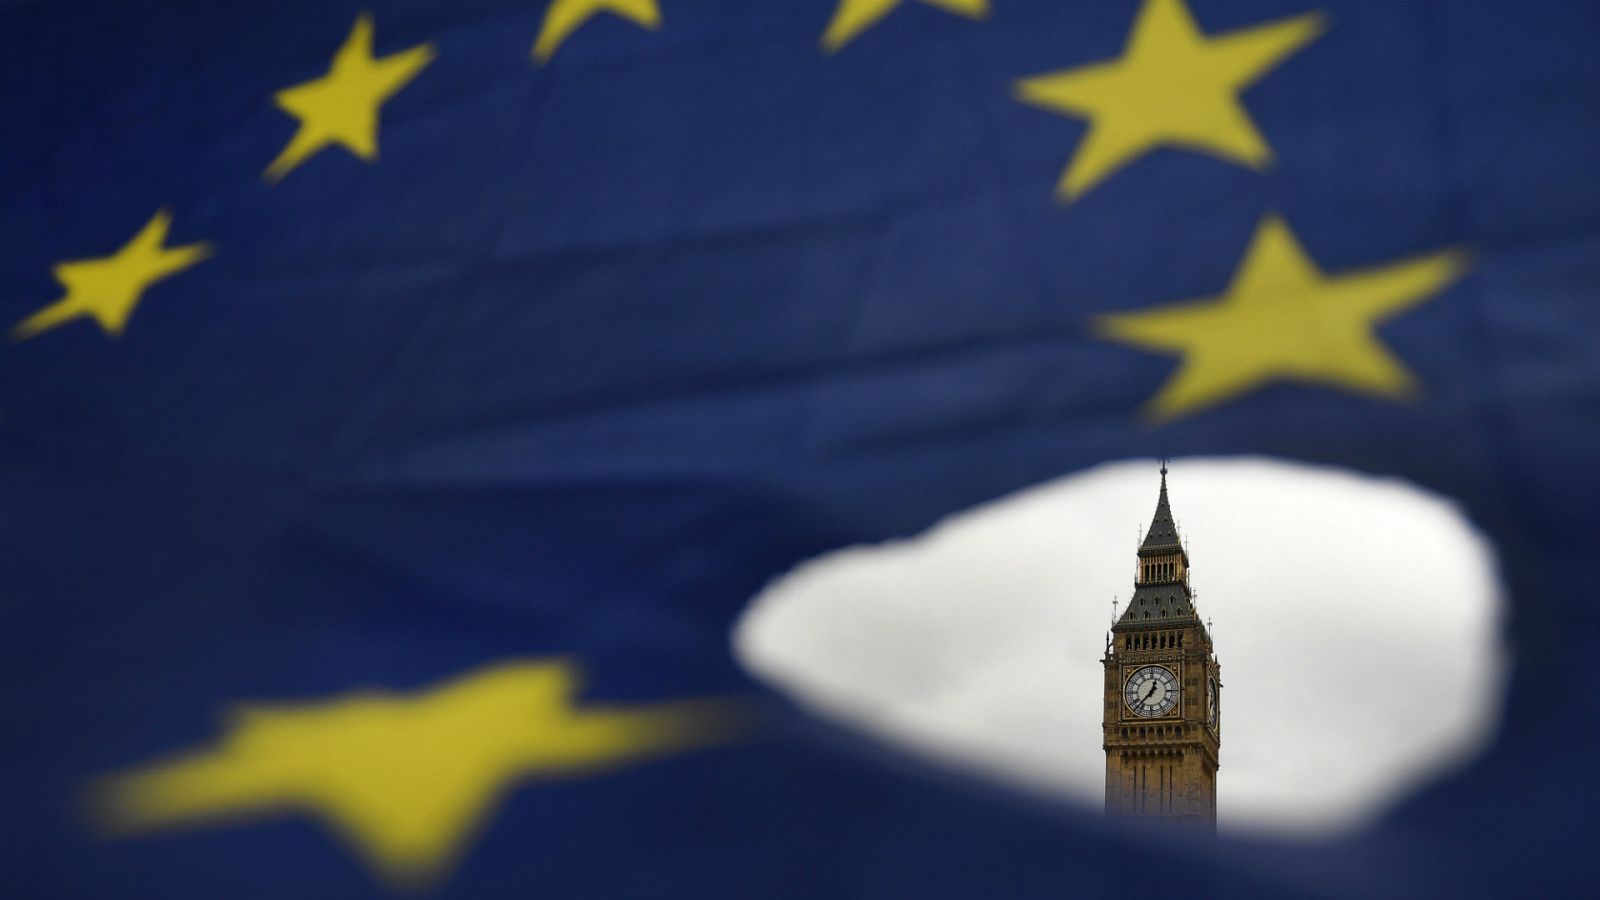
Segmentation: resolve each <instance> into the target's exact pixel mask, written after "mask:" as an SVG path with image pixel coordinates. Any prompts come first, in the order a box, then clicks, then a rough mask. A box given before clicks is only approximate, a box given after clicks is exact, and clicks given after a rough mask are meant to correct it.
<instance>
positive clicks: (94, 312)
mask: <svg viewBox="0 0 1600 900" xmlns="http://www.w3.org/2000/svg"><path fill="white" fill-rule="evenodd" d="M171 227H172V213H171V212H170V211H168V210H165V209H163V210H159V211H157V212H156V214H155V215H154V216H151V217H150V221H149V222H146V223H145V226H144V228H142V229H140V230H139V233H138V234H136V235H134V236H133V239H132V240H130V241H128V242H127V243H126V244H124V245H122V249H121V250H118V251H117V252H116V253H114V254H112V255H110V256H104V257H99V258H96V259H78V260H72V261H70V262H64V263H57V264H56V267H55V269H54V270H53V271H54V273H55V276H56V281H59V282H61V286H62V287H64V288H66V289H67V293H66V295H65V296H63V297H62V298H61V299H60V300H57V301H56V302H54V303H52V304H50V305H49V306H46V307H45V308H44V309H41V310H39V311H38V312H36V313H34V314H33V315H31V316H29V317H28V318H26V319H23V320H22V321H21V322H18V323H17V324H16V325H15V326H14V327H12V329H11V339H12V340H14V341H21V340H26V339H27V338H31V337H33V336H34V335H36V334H38V333H40V332H41V331H48V330H50V329H52V328H55V327H56V326H58V325H61V324H63V323H65V322H69V321H71V320H73V319H76V318H78V317H79V316H93V317H94V319H95V321H97V322H99V323H100V327H101V328H102V329H104V330H105V332H106V334H109V335H111V336H112V337H119V336H120V335H121V334H122V330H123V329H124V328H126V327H127V324H128V317H129V316H131V315H133V310H134V307H136V306H138V305H139V299H140V298H141V297H142V296H144V292H145V291H146V290H148V289H149V287H150V285H152V284H155V283H156V282H158V281H160V280H161V279H163V278H167V277H169V276H172V275H176V274H178V273H179V272H182V271H183V270H184V269H187V268H189V267H190V266H193V265H195V264H197V263H199V262H200V261H201V260H203V259H205V258H206V257H208V256H210V255H211V245H210V244H207V243H204V242H202V243H198V244H184V245H183V246H181V247H167V246H164V245H165V244H166V241H167V231H168V229H170V228H171Z"/></svg>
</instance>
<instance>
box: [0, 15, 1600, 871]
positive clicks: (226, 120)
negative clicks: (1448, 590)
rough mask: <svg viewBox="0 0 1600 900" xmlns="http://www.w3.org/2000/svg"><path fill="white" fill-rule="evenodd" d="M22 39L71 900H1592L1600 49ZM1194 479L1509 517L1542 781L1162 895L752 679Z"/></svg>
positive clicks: (550, 26) (8, 786)
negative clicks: (1289, 484) (807, 587)
mask: <svg viewBox="0 0 1600 900" xmlns="http://www.w3.org/2000/svg"><path fill="white" fill-rule="evenodd" d="M0 23H3V24H0V45H3V52H0V96H3V103H0V110H3V111H4V115H5V130H4V134H5V140H3V141H0V240H3V242H4V246H5V252H4V253H3V254H0V316H3V317H4V327H6V328H8V329H10V331H9V340H8V341H6V342H5V345H4V346H3V347H0V500H3V504H0V564H3V565H0V589H3V592H4V604H3V609H4V617H3V620H0V667H3V671H4V679H3V683H0V691H3V693H0V717H3V721H4V722H5V727H4V732H3V737H0V747H3V754H4V765H3V767H0V779H3V780H0V798H3V802H0V821H3V832H0V837H3V841H4V844H3V846H4V852H3V853H0V860H3V861H4V862H3V863H0V869H3V883H4V885H5V888H4V892H5V893H6V894H7V895H9V896H41V897H43V896H73V897H154V896H196V897H237V898H246V897H281V896H294V897H312V896H364V895H369V894H370V895H376V896H388V895H392V893H393V892H394V891H418V890H421V891H426V892H427V893H428V894H429V895H431V896H440V897H493V896H517V897H521V896H529V895H533V894H538V895H540V896H551V897H577V896H652V897H670V896H692V897H705V896H763V897H779V896H863V897H877V896H883V897H905V896H1007V897H1026V896H1061V895H1072V894H1105V893H1112V892H1119V893H1120V892H1125V891H1128V890H1140V891H1142V890H1159V889H1160V886H1162V885H1164V886H1168V887H1172V888H1173V889H1178V888H1179V887H1180V886H1183V887H1184V889H1185V890H1193V891H1194V892H1196V893H1198V894H1199V895H1206V896H1215V895H1236V896H1283V895H1285V894H1294V895H1308V896H1310V895H1325V896H1351V895H1370V894H1383V895H1394V896H1408V895H1409V896H1416V895H1423V894H1445V893H1453V894H1455V895H1457V896H1480V895H1481V896H1506V895H1513V894H1515V895H1522V896H1558V895H1580V894H1587V893H1589V892H1590V891H1591V890H1592V887H1591V885H1590V880H1591V878H1592V875H1591V873H1590V871H1589V865H1588V863H1589V860H1588V858H1587V856H1586V854H1585V852H1584V850H1585V848H1587V847H1589V846H1592V845H1593V844H1594V841H1595V838H1596V837H1597V830H1596V828H1595V826H1594V825H1593V818H1592V808H1593V805H1594V802H1595V800H1596V799H1600V798H1597V796H1596V794H1597V790H1596V788H1595V781H1594V779H1593V778H1591V777H1589V776H1587V775H1586V774H1584V773H1583V761H1584V760H1585V759H1586V758H1587V757H1588V756H1589V755H1590V754H1591V753H1592V752H1593V751H1595V750H1596V749H1600V724H1597V723H1600V702H1597V700H1596V697H1597V696H1600V695H1597V694H1596V693H1595V692H1594V691H1591V690H1588V689H1587V688H1583V687H1581V685H1582V684H1583V683H1584V681H1585V678H1586V676H1585V674H1584V673H1585V672H1586V671H1587V670H1588V668H1589V667H1590V666H1591V665H1592V660H1593V659H1594V658H1595V657H1596V654H1597V653H1600V641H1597V632H1600V629H1597V626H1596V624H1595V616H1594V615H1593V614H1592V610H1593V601H1592V600H1591V599H1590V598H1589V597H1588V596H1587V591H1586V585H1588V584H1589V582H1590V580H1591V579H1590V577H1589V574H1590V573H1589V569H1590V568H1591V567H1592V565H1593V560H1594V556H1595V548H1596V547H1600V517H1597V516H1596V515H1595V514H1594V509H1595V507H1596V506H1597V505H1600V475H1597V468H1596V466H1594V465H1593V460H1594V458H1595V456H1596V454H1597V453H1600V415H1597V411H1600V362H1597V361H1600V293H1597V290H1600V289H1597V285H1600V232H1597V230H1596V225H1597V223H1600V174H1597V173H1600V168H1597V166H1600V6H1597V5H1596V4H1594V3H1555V2H1551V3H1511V2H1506V3H1447V2H1434V3H1424V2H1408V3H1387V4H1377V3H1363V2H1332V0H1329V2H1298V0H1286V2H1250V3H1244V2H1237V3H1236V2H1227V0H1192V2H1189V3H1183V2H1178V0H1149V2H1144V3H1133V2H1116V3H1105V4H1076V3H1060V2H1048V0H1039V2H1031V3H1030V2H1023V0H1016V2H1007V0H994V2H993V3H992V4H990V3H983V2H971V3H962V2H940V3H934V2H904V3H890V2H880V3H873V2H866V0H839V2H836V0H805V2H801V0H795V2H769V3H742V2H734V0H659V3H657V2H652V0H614V2H605V3H601V2H584V0H555V2H554V3H546V2H544V0H516V2H510V0H507V2H494V3H489V2H485V3H473V4H434V5H425V4H403V3H394V4H389V3H378V4H374V5H373V6H372V7H371V8H362V7H358V6H354V5H350V4H346V3H342V2H324V3H303V2H295V3H274V4H265V5H254V4H203V3H176V4H139V5H127V4H83V3H70V2H69V3H52V4H21V5H12V6H10V7H9V8H7V9H6V10H4V11H3V12H0ZM1183 66H1189V68H1186V69H1184V68H1182V67H1183ZM1179 69H1182V71H1181V72H1179V71H1178V70H1179ZM1174 72H1178V75H1180V76H1181V77H1175V76H1174V75H1173V73H1174ZM1274 291H1276V293H1274ZM1262 297H1268V298H1276V300H1274V301H1273V302H1274V303H1279V302H1280V301H1281V302H1288V301H1289V300H1293V301H1295V302H1301V301H1303V304H1302V305H1301V306H1298V307H1293V308H1294V309H1300V310H1314V311H1315V312H1313V313H1309V314H1306V315H1309V318H1304V317H1302V318H1301V319H1298V320H1296V319H1293V317H1292V316H1291V317H1290V318H1289V319H1284V318H1281V317H1276V318H1275V316H1279V312H1281V311H1282V310H1283V309H1285V308H1286V307H1284V306H1282V305H1281V303H1280V305H1272V304H1271V303H1265V304H1263V303H1258V302H1257V301H1258V300H1260V298H1262ZM1285 298H1287V299H1285ZM1177 303H1189V304H1190V305H1189V306H1188V307H1184V308H1178V307H1174V306H1173V304H1177ZM1258 315H1259V316H1264V317H1265V318H1260V319H1253V318H1251V317H1253V316H1258ZM1284 315H1288V314H1284ZM1296 315H1299V313H1296ZM1351 316H1354V318H1350V317H1351ZM1295 322H1298V323H1299V324H1295ZM1230 329H1231V330H1230ZM1263 334H1265V335H1266V337H1265V338H1262V337H1261V335H1263ZM1308 334H1309V335H1311V337H1309V338H1306V337H1305V335H1308ZM1252 335H1254V336H1253V337H1252ZM1157 453H1169V454H1172V455H1186V454H1239V453H1256V454H1271V455H1276V456H1281V457H1285V458H1290V459H1298V460H1307V461H1312V462H1318V463H1328V464H1335V465H1340V466H1346V467H1351V468H1355V469H1359V470H1362V471H1367V472H1373V473H1381V474H1388V475H1396V476H1402V477H1404V478H1407V479H1410V480H1411V481H1413V482H1415V483H1417V484H1419V485H1422V486H1424V487H1426V488H1429V489H1432V490H1435V491H1438V492H1441V493H1444V494H1446V495H1448V496H1451V497H1453V498H1455V499H1456V500H1458V501H1459V502H1460V504H1461V505H1462V507H1463V509H1464V510H1465V511H1466V512H1467V513H1468V514H1469V515H1470V516H1471V518H1472V520H1473V521H1474V522H1475V523H1476V524H1477V525H1478V526H1479V527H1481V528H1482V529H1483V530H1484V531H1485V533H1486V534H1488V535H1489V536H1490V537H1491V539H1492V540H1493V542H1494V544H1495V547H1496V549H1497V551H1498V553H1499V563H1500V566H1501V574H1502V576H1503V578H1504V580H1505V584H1506V587H1507V589H1508V591H1509V594H1510V597H1511V602H1512V610H1511V617H1510V620H1509V622H1508V623H1507V629H1508V632H1507V634H1508V637H1507V640H1508V641H1509V642H1510V644H1511V646H1512V648H1513V654H1514V658H1515V670H1514V673H1513V676H1512V680H1511V685H1510V689H1509V695H1508V701H1507V703H1508V706H1507V710H1506V717H1505V722H1504V726H1503V729H1502V731H1501V733H1500V734H1499V735H1498V737H1497V738H1496V739H1495V741H1494V742H1493V744H1492V746H1491V747H1490V748H1489V749H1488V750H1487V751H1486V752H1485V753H1484V755H1482V756H1481V757H1480V758H1478V759H1476V760H1475V761H1473V762H1472V763H1470V765H1468V766H1467V767H1466V768H1465V769H1464V770H1463V771H1461V772H1459V773H1457V774H1454V775H1452V776H1450V777H1448V778H1447V779H1445V780H1443V781H1441V782H1439V783H1437V784H1434V785H1431V786H1428V787H1425V788H1424V789H1422V790H1421V791H1420V792H1419V793H1417V794H1415V795H1413V796H1411V797H1410V798H1408V799H1407V800H1405V801H1404V802H1402V803H1401V804H1400V805H1399V806H1398V807H1397V808H1395V809H1393V810H1392V811H1391V812H1389V813H1388V814H1387V815H1386V816H1385V817H1384V818H1383V819H1382V820H1381V821H1379V822H1378V823H1376V824H1375V825H1374V826H1372V827H1371V828H1370V829H1368V830H1366V831H1364V832H1362V833H1360V834H1357V835H1355V836H1353V837H1349V838H1346V839H1340V840H1338V841H1336V842H1333V843H1329V844H1324V845H1313V846H1280V845H1277V844H1274V843H1271V842H1267V841H1242V840H1238V839H1231V840H1229V839H1225V840H1222V841H1220V842H1218V843H1217V844H1215V845H1210V844H1206V845H1201V844H1195V843H1190V842H1188V841H1185V840H1180V839H1173V840H1172V841H1170V842H1167V843H1161V844H1154V845H1153V844H1152V843H1151V840H1150V837H1149V835H1141V834H1138V833H1135V832H1128V831H1120V830H1114V829H1109V828H1108V827H1107V826H1106V824H1105V823H1104V822H1103V821H1102V820H1101V819H1100V817H1099V816H1098V814H1097V813H1095V812H1093V811H1084V810H1077V809H1070V808H1060V807H1057V806H1055V805H1053V804H1050V803H1045V802H1043V801H1034V800H1030V799H1028V798H1024V797H1018V796H1014V795H1011V794H1008V793H1004V792H1002V791H999V790H997V789H994V788H990V787H986V786H982V785H977V784H969V783H965V782H963V781H960V780H958V779H956V778H954V777H953V776H950V775H948V774H946V773H942V772H938V771H931V770H927V769H925V768H922V767H921V766H920V765H918V764H914V763H911V762H909V761H907V760H906V759H904V758H903V757H901V756H899V755H897V754H895V753H893V752H890V751H888V750H885V749H882V748H880V747H878V746H876V745H874V744H872V743H870V742H868V741H865V740H862V739H860V738H857V737H854V736H851V735H849V734H846V733H842V732H839V731H836V730H834V729H832V728H830V727H829V726H827V725H824V724H822V723H819V722H815V721H812V720H810V719H808V718H807V717H806V716H805V714H804V713H802V712H800V711H798V710H796V709H794V708H792V707H790V706H789V705H788V704H787V703H786V702H785V701H784V700H782V699H781V698H779V697H776V696H772V695H769V694H768V693H767V692H766V691H765V690H764V689H763V688H762V687H761V686H759V685H757V684H755V683H753V682H752V681H751V679H750V678H749V677H748V676H747V675H746V674H745V673H744V672H743V671H742V670H741V669H740V668H739V667H738V666H737V664H736V663H735V662H734V661H733V659H732V656H731V653H730V650H729V641H728V629H729V626H730V624H731V622H732V621H733V620H734V618H735V617H736V616H737V615H738V613H739V611H740V609H741V608H742V606H743V605H744V604H745V603H746V602H747V601H748V599H749V598H750V597H751V596H752V595H753V594H754V593H755V592H756V591H758V590H759V588H760V587H761V586H762V585H763V584H764V583H765V582H766V581H767V580H768V579H770V578H771V577H773V576H774V575H776V574H778V573H780V572H782V571H784V570H785V569H787V568H788V567H790V566H791V565H793V564H794V563H796V562H797V561H799V560H801V559H804V558H806V557H808V556H811V555H814V554H816V553H819V552H822V551H824V550H826V549H828V548H833V547H838V546H841V545H846V544H849V543H853V542H861V541H878V540H883V539H886V538H890V537H893V536H903V535H908V534H912V533H915V532H917V531H919V530H921V529H923V528H925V527H927V526H928V525H929V524H931V523H932V522H934V521H936V520H937V519H938V518H940V517H941V516H944V515H947V514H949V513H951V512H954V511H957V510H960V509H963V508H965V507H968V506H970V505H972V504H974V503H976V502H979V501H982V500H986V499H989V498H993V497H996V496H999V495H1001V494H1003V493H1006V492H1009V491H1012V490H1015V489H1018V488H1021V487H1024V486H1027V485H1030V484H1034V483H1037V482H1040V481H1042V480H1045V479H1048V478H1051V477H1054V476H1057V475H1061V474H1064V473H1068V472H1072V471H1075V470H1078V469H1081V468H1084V467H1087V466H1090V465H1093V464H1095V463H1098V462H1101V461H1104V460H1111V459H1117V458H1124V457H1130V456H1147V455H1154V454H1157ZM1416 637H1417V639H1418V640H1419V641H1426V640H1428V636H1427V635H1425V634H1419V635H1417V636H1416ZM1556 685H1561V686H1560V687H1552V686H1556ZM1566 685H1579V686H1578V687H1568V686H1566Z"/></svg>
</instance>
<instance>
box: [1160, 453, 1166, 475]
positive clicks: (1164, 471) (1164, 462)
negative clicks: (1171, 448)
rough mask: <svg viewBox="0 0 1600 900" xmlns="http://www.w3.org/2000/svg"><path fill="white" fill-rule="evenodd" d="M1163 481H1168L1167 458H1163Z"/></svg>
mask: <svg viewBox="0 0 1600 900" xmlns="http://www.w3.org/2000/svg"><path fill="white" fill-rule="evenodd" d="M1161 480H1162V481H1166V480H1167V458H1166V457H1165V456H1163V457H1161Z"/></svg>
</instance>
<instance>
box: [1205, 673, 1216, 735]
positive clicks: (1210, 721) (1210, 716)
mask: <svg viewBox="0 0 1600 900" xmlns="http://www.w3.org/2000/svg"><path fill="white" fill-rule="evenodd" d="M1206 724H1207V725H1210V726H1211V727H1212V728H1215V727H1217V680H1216V679H1215V678H1207V679H1206Z"/></svg>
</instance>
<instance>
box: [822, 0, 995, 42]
mask: <svg viewBox="0 0 1600 900" xmlns="http://www.w3.org/2000/svg"><path fill="white" fill-rule="evenodd" d="M903 2H904V0H839V6H838V8H837V9H835V10H834V12H833V20H832V21H830V22H829V23H828V29H827V31H824V32H823V33H822V46H823V49H825V50H827V51H828V52H829V53H834V52H837V51H838V49H839V48H840V47H843V46H844V45H845V44H848V43H850V42H851V41H852V40H854V39H855V37H856V35H858V34H860V33H861V32H863V31H866V30H867V29H868V28H871V27H872V26H874V25H876V24H878V20H879V19H882V18H883V17H884V16H887V15H888V14H889V13H891V12H894V10H895V8H896V7H898V6H899V5H900V4H901V3H903ZM922 2H923V3H926V4H928V5H929V6H937V7H939V8H940V9H942V10H944V11H946V12H952V13H955V14H956V15H958V16H966V17H967V18H969V19H982V18H984V17H986V16H988V15H989V0H922Z"/></svg>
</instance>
